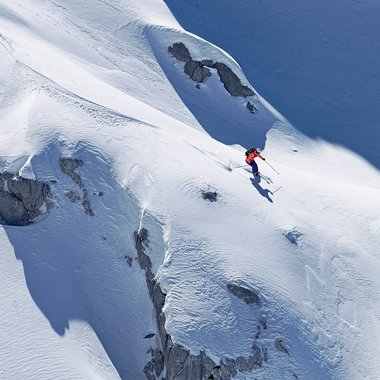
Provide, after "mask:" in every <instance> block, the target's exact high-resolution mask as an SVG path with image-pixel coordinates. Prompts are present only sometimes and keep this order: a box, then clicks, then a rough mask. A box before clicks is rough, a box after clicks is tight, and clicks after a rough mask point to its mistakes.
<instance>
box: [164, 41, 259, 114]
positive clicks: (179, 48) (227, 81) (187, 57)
mask: <svg viewBox="0 0 380 380" xmlns="http://www.w3.org/2000/svg"><path fill="white" fill-rule="evenodd" d="M168 51H169V53H170V54H172V55H173V57H174V58H176V59H178V60H179V61H181V62H185V67H184V71H185V73H186V74H187V75H189V77H190V78H191V79H192V80H193V81H195V82H197V83H198V84H199V83H203V82H204V81H205V80H206V79H207V78H208V77H209V76H211V71H210V69H209V68H213V69H216V71H217V73H218V75H219V78H220V80H221V82H222V83H223V85H224V88H225V89H226V90H227V91H228V92H229V94H230V95H232V96H241V97H244V98H246V97H248V96H253V95H255V93H254V91H253V90H252V89H251V88H250V87H248V86H245V85H243V84H242V83H241V80H240V79H239V77H238V76H237V75H236V74H235V73H234V72H233V71H232V70H231V68H229V67H228V66H227V65H226V64H224V63H221V62H214V61H213V60H211V59H203V60H201V61H194V60H193V58H192V57H191V54H190V52H189V50H188V49H187V47H186V46H185V45H184V44H183V43H182V42H176V43H175V44H173V46H169V48H168ZM198 88H199V86H198ZM249 104H250V105H249ZM249 104H248V103H247V108H248V109H249V110H250V112H251V113H254V111H253V110H254V109H255V107H254V105H253V103H251V102H249Z"/></svg>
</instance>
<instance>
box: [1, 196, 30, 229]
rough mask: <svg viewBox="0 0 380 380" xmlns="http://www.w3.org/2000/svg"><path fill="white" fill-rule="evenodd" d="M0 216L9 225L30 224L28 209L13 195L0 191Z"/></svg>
mask: <svg viewBox="0 0 380 380" xmlns="http://www.w3.org/2000/svg"><path fill="white" fill-rule="evenodd" d="M0 218H1V219H2V220H4V222H5V223H6V224H9V225H10V226H25V225H27V224H30V221H29V213H28V210H27V209H26V208H25V207H24V204H23V203H22V202H21V201H20V200H19V199H17V198H16V197H15V196H14V195H12V194H10V193H8V192H5V191H0Z"/></svg>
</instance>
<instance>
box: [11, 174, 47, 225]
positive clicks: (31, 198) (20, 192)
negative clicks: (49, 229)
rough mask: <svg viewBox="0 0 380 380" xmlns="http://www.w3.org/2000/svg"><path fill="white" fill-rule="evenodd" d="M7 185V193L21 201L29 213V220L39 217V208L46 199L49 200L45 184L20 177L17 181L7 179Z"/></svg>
mask: <svg viewBox="0 0 380 380" xmlns="http://www.w3.org/2000/svg"><path fill="white" fill-rule="evenodd" d="M7 185H8V190H9V192H10V193H12V194H13V195H14V196H15V197H16V198H17V199H19V200H21V202H22V203H23V204H24V207H25V208H26V209H27V210H28V211H29V217H30V218H31V219H33V218H35V217H37V216H38V215H40V211H39V210H40V208H41V207H42V205H43V204H44V203H46V200H47V199H48V198H51V190H50V186H49V185H48V184H47V183H45V182H38V181H34V180H31V179H26V178H22V177H20V178H19V179H9V180H8V181H7Z"/></svg>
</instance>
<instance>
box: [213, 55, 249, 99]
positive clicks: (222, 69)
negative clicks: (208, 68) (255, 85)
mask: <svg viewBox="0 0 380 380" xmlns="http://www.w3.org/2000/svg"><path fill="white" fill-rule="evenodd" d="M214 67H215V68H216V69H217V71H218V74H219V77H220V80H221V81H222V83H223V84H224V87H225V89H226V90H227V91H228V92H229V93H230V94H231V95H232V96H242V97H244V98H246V97H247V96H253V95H254V94H255V93H254V92H253V91H252V90H251V89H250V88H249V87H248V86H244V85H242V83H241V81H240V79H239V77H238V76H237V75H236V74H235V73H234V72H233V71H232V70H231V69H230V68H229V67H228V66H227V65H225V64H224V63H220V62H216V63H215V65H214Z"/></svg>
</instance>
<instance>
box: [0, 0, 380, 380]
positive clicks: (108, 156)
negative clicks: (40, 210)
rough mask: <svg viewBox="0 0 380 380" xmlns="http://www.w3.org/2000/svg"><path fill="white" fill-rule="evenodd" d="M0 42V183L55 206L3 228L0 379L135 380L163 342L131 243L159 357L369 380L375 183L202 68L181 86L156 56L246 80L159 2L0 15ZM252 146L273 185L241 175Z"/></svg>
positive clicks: (26, 3)
mask: <svg viewBox="0 0 380 380" xmlns="http://www.w3.org/2000/svg"><path fill="white" fill-rule="evenodd" d="M0 42H1V44H0V82H1V90H0V101H1V103H0V104H1V107H0V137H1V138H0V169H1V170H0V172H1V173H4V172H9V173H12V174H13V175H16V174H17V173H19V174H20V175H21V176H22V177H23V178H27V179H31V180H38V181H43V182H46V183H49V185H50V187H51V191H52V203H53V205H52V208H51V209H50V211H49V212H48V213H45V214H44V215H43V216H41V217H40V218H39V219H38V220H37V221H36V222H35V223H33V224H30V225H27V226H10V225H7V224H6V223H3V224H2V225H0V253H1V259H0V270H1V276H0V291H1V293H0V294H1V308H0V379H7V380H8V379H10V380H13V379H38V380H48V379H55V380H59V379H62V380H64V379H91V380H92V379H120V378H121V379H127V380H139V379H146V378H148V379H149V377H147V376H146V374H144V372H143V371H144V368H145V367H146V365H147V363H148V362H149V361H150V360H151V358H152V354H151V351H150V349H151V348H152V349H161V348H162V345H163V344H164V343H163V342H162V340H161V339H160V334H159V331H158V330H159V328H158V325H157V320H156V319H157V318H156V314H155V313H156V309H155V305H154V303H153V302H152V299H151V298H152V297H151V294H150V290H149V289H148V286H147V282H146V272H145V271H144V270H142V266H141V258H140V257H138V252H136V251H138V249H137V243H136V235H135V233H136V232H139V231H142V230H143V229H144V230H146V231H148V233H149V239H148V240H149V243H144V244H145V245H144V247H145V253H146V254H147V255H148V256H149V258H150V261H151V265H152V272H153V273H154V278H155V280H157V282H158V283H159V285H160V287H161V290H162V292H163V293H165V294H166V298H165V304H164V306H163V312H164V314H165V329H166V332H167V333H168V334H170V336H171V338H172V340H173V341H174V343H175V344H177V345H180V346H182V347H185V348H186V349H188V350H190V352H191V354H193V355H198V354H199V353H200V352H202V351H204V352H206V354H207V355H208V357H209V358H211V359H212V360H213V361H214V362H215V363H219V362H220V361H226V360H227V359H231V360H232V359H234V360H237V358H238V357H248V356H249V355H250V353H251V351H252V345H253V344H256V345H257V346H258V347H260V349H261V350H262V354H263V355H264V353H265V355H266V357H265V358H264V361H263V363H262V365H261V366H259V367H258V368H255V369H253V370H250V371H240V370H239V371H238V372H237V373H236V375H235V376H234V377H233V378H234V379H243V380H244V379H263V380H264V379H278V380H287V379H289V380H290V379H307V380H323V379H337V380H345V379H350V380H351V379H352V380H361V379H366V380H369V379H371V380H374V379H380V375H379V374H380V362H379V360H378V357H379V356H380V302H379V299H380V298H379V297H380V280H379V278H380V276H379V273H380V217H379V214H380V175H379V172H378V170H377V169H375V168H374V167H373V166H371V165H370V164H369V163H368V162H367V161H366V160H365V159H364V158H363V157H361V156H359V155H358V154H356V153H354V152H352V151H350V150H349V149H347V148H344V147H343V146H341V145H334V144H332V143H329V142H327V141H325V140H322V139H312V138H310V137H308V136H306V135H304V134H302V133H301V132H299V130H297V129H295V128H294V127H293V126H292V125H291V124H290V123H289V122H288V121H287V120H286V119H285V118H284V117H283V116H282V115H281V114H280V113H279V112H277V111H276V110H275V109H274V108H273V107H272V106H271V105H270V104H268V103H267V102H266V101H265V99H263V98H262V97H261V96H260V95H259V94H257V95H255V96H252V97H251V98H250V99H251V100H252V101H253V102H254V104H255V106H256V107H257V109H258V112H256V113H255V114H251V113H250V112H249V111H248V110H247V109H246V102H247V100H244V98H241V97H240V98H239V97H232V96H230V95H229V93H228V92H227V91H226V90H225V88H224V87H223V83H222V82H221V81H220V80H219V77H218V74H217V73H216V70H215V69H210V70H211V77H209V78H208V79H207V80H206V81H205V82H204V83H201V84H200V88H199V89H198V88H196V82H194V81H192V80H191V79H190V78H189V77H188V76H187V75H186V74H185V73H184V72H183V67H184V63H183V62H181V61H179V60H177V59H175V58H174V57H173V56H172V55H171V54H169V53H168V47H169V46H172V45H173V44H175V43H177V42H182V43H184V44H185V45H186V47H187V48H188V49H189V51H190V53H191V56H192V57H193V59H194V60H202V59H208V60H214V61H217V62H222V63H224V64H226V65H228V66H229V67H230V68H231V69H232V70H233V71H234V72H235V73H236V74H237V76H238V77H239V78H240V80H241V81H242V83H243V84H245V85H249V83H248V80H247V78H246V77H245V75H244V73H243V72H242V70H241V68H240V66H239V65H238V63H237V62H236V61H235V60H234V59H233V58H232V57H231V56H229V55H228V54H227V53H226V52H224V51H223V50H221V49H220V48H219V47H217V46H215V45H213V44H212V43H210V42H208V41H206V40H204V39H202V38H200V37H198V36H197V35H194V34H192V33H190V32H187V31H185V30H184V29H183V28H182V27H181V26H180V25H179V23H178V22H177V21H176V19H175V18H174V16H173V15H172V14H171V11H170V10H169V8H168V7H167V6H166V5H165V3H164V2H163V1H161V0H91V1H90V0H82V1H75V0H54V1H44V0H18V1H14V2H13V1H12V2H9V1H5V0H0ZM252 85H253V86H254V85H255V83H252ZM373 128H374V129H375V128H376V126H374V127H373ZM374 136H376V134H375V132H374ZM363 141H364V140H363ZM250 146H260V147H261V148H263V149H264V151H263V155H264V157H266V158H267V160H268V162H269V163H270V164H272V165H273V166H274V167H275V168H276V169H277V170H278V172H279V173H280V174H279V175H278V174H276V173H275V172H274V171H273V170H272V169H271V168H270V167H269V166H268V165H266V163H265V162H263V161H259V162H258V164H259V167H260V171H261V172H262V173H263V174H264V175H267V176H269V177H271V178H272V179H273V182H274V183H273V184H267V183H266V182H265V181H264V180H261V181H259V180H257V179H253V178H252V174H251V173H250V172H248V171H247V170H245V169H246V168H244V167H238V166H240V165H243V164H244V158H245V157H244V152H245V150H246V148H249V147H250ZM65 159H66V160H72V159H76V160H80V161H76V162H78V163H79V162H80V164H78V167H77V168H76V169H75V173H74V174H72V175H71V177H70V175H69V174H67V172H66V173H65V172H64V170H63V165H64V163H65V161H64V160H65ZM62 160H63V161H62ZM68 162H74V161H68ZM75 175H77V176H78V177H76V176H75ZM78 178H79V179H78ZM4 191H6V189H5V190H4ZM228 284H234V285H237V286H240V287H243V288H245V289H249V290H250V291H251V292H252V293H253V294H255V295H256V296H257V297H258V301H257V302H253V303H248V304H247V303H246V302H244V300H242V299H240V298H238V297H237V296H236V294H233V293H232V292H231V291H229V288H228ZM263 357H264V356H263ZM165 360H166V359H165ZM167 366H168V362H167V361H165V369H164V371H163V372H162V374H160V375H157V374H156V375H154V377H153V379H154V378H157V379H161V378H162V377H165V371H166V370H167V369H168V368H167ZM238 367H239V365H238ZM152 376H153V375H152ZM180 376H182V375H180V374H178V377H177V376H174V377H167V380H170V379H182V378H186V379H189V380H190V379H191V377H189V376H188V377H180ZM207 376H208V375H207ZM203 378H206V377H203ZM203 378H202V379H203ZM210 378H211V377H209V378H208V379H210ZM214 379H216V378H214ZM192 380H197V379H192Z"/></svg>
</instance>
